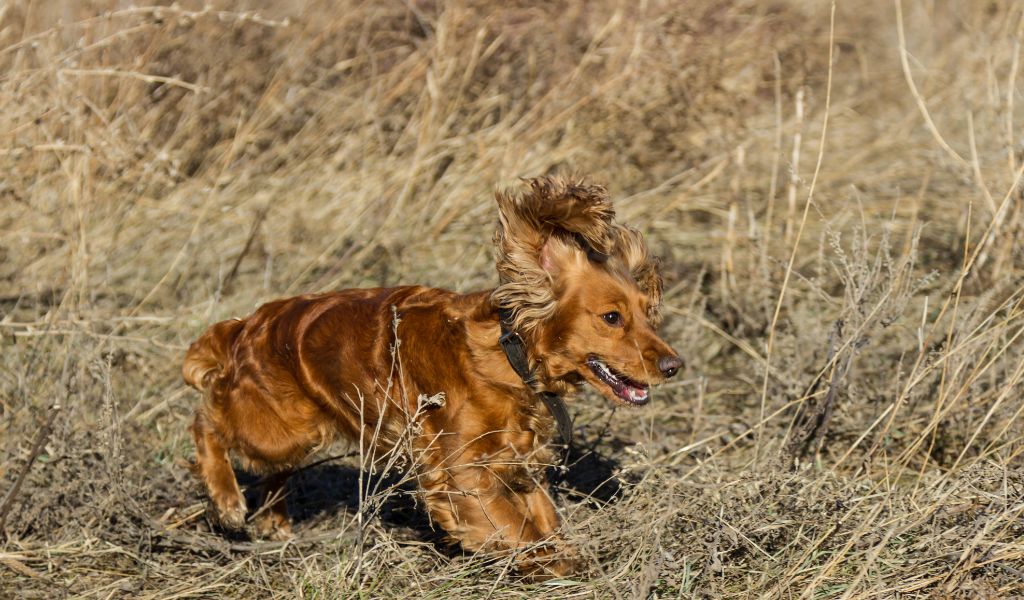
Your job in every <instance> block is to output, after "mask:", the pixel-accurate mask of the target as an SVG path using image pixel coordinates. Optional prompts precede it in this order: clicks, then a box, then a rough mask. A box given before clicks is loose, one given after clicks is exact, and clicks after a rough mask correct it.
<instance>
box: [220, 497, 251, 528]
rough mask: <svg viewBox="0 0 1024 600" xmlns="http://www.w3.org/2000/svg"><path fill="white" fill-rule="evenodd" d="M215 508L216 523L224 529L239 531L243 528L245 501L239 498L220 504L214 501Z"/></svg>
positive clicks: (226, 500)
mask: <svg viewBox="0 0 1024 600" xmlns="http://www.w3.org/2000/svg"><path fill="white" fill-rule="evenodd" d="M214 505H215V506H216V507H217V521H218V522H220V524H221V526H223V527H224V528H225V529H231V530H236V531H237V530H239V529H242V528H244V527H245V513H246V512H247V510H248V509H247V508H246V506H245V499H244V498H242V497H241V496H239V497H237V498H232V499H224V500H221V501H220V502H218V501H216V500H214Z"/></svg>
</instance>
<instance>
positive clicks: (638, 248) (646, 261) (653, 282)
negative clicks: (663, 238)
mask: <svg viewBox="0 0 1024 600" xmlns="http://www.w3.org/2000/svg"><path fill="white" fill-rule="evenodd" d="M614 237H615V249H614V251H613V255H614V256H616V257H618V258H619V259H620V260H622V262H623V264H624V266H625V268H626V270H628V271H629V274H630V276H631V277H632V278H633V281H636V285H637V287H639V288H640V290H641V291H642V292H643V293H645V294H647V297H648V298H649V299H650V305H649V308H648V310H647V319H648V320H649V321H651V323H653V324H654V325H657V324H658V323H660V322H661V310H660V309H661V295H662V286H663V284H662V280H661V265H660V261H659V260H658V258H657V257H656V256H652V255H651V253H650V250H649V249H648V248H647V242H646V241H645V240H644V236H643V234H642V233H640V232H639V231H637V230H636V229H633V228H632V227H628V226H626V225H615V226H614Z"/></svg>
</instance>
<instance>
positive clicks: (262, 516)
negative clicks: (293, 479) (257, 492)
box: [256, 471, 292, 541]
mask: <svg viewBox="0 0 1024 600" xmlns="http://www.w3.org/2000/svg"><path fill="white" fill-rule="evenodd" d="M291 474H292V473H291V471H282V472H280V473H275V474H273V475H270V476H269V477H268V478H267V481H266V483H264V484H263V506H262V507H260V512H259V514H258V515H257V517H256V531H257V532H258V533H259V535H260V536H261V537H264V538H268V539H272V540H279V541H283V540H287V539H289V538H291V537H292V524H291V520H290V519H289V518H288V505H287V502H285V492H286V489H287V484H288V477H290V476H291Z"/></svg>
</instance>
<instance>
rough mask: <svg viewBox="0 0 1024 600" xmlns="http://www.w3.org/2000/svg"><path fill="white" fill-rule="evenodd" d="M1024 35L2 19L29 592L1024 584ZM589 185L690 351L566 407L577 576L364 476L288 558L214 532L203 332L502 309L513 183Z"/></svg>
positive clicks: (598, 18)
mask: <svg viewBox="0 0 1024 600" xmlns="http://www.w3.org/2000/svg"><path fill="white" fill-rule="evenodd" d="M1022 18H1024V5H1022V4H1020V3H1018V2H1012V1H1005V2H1004V1H985V2H969V3H968V2H964V3H957V2H935V1H930V0H903V1H902V2H900V1H899V0H897V1H896V2H890V1H888V0H885V1H883V0H868V1H865V2H839V3H836V5H835V7H834V12H833V6H832V5H831V4H830V3H827V2H812V1H804V0H729V1H726V2H719V1H711V0H692V1H689V2H686V3H679V2H671V1H641V2H617V1H614V0H594V1H592V2H587V3H576V2H550V3H534V2H518V1H507V2H490V1H487V2H477V3H468V2H430V1H416V0H408V1H405V2H401V1H394V2H363V3H360V2H349V1H342V2H326V1H323V2H315V1H310V2H297V1H288V2H216V3H213V4H212V5H209V6H207V5H203V4H201V3H198V2H179V3H176V4H174V5H167V6H149V5H145V6H140V5H135V4H130V3H127V2H114V1H86V2H70V1H59V0H42V1H37V2H30V1H27V0H17V1H12V2H7V3H4V4H2V5H0V106H2V107H3V110H2V111H0V349H2V354H0V411H2V412H0V437H2V439H3V444H2V448H0V526H2V533H0V574H2V575H0V595H10V596H15V597H39V598H51V597H96V598H112V597H115V598H116V597H126V598H127V597H131V598H179V597H238V598H253V597H275V596H279V597H296V596H298V597H307V598H341V597H409V596H411V597H417V598H420V597H442V598H452V597H486V596H497V595H500V596H502V597H506V596H508V597H534V596H537V595H540V594H543V595H544V596H545V597H596V598H609V597H616V598H626V597H657V598H665V597H686V598H689V597H700V598H705V597H707V598H719V597H736V598H762V597H765V598H773V597H785V598H833V597H835V598H869V597H870V598H876V597H878V598H891V597H901V598H915V597H966V598H1004V597H1012V596H1013V595H1015V594H1016V595H1020V594H1024V542H1022V537H1024V472H1022V459H1021V453H1022V451H1024V426H1022V418H1021V412H1022V411H1024V403H1022V400H1021V377H1022V375H1024V352H1022V344H1021V342H1020V337H1021V334H1022V333H1024V328H1022V323H1021V317H1022V315H1024V307H1022V300H1024V277H1022V273H1024V269H1022V265H1021V259H1022V253H1024V251H1022V248H1024V244H1022V242H1024V240H1022V237H1024V214H1022V213H1024V203H1022V198H1021V191H1020V189H1019V185H1018V181H1019V178H1020V175H1021V170H1022V169H1024V155H1022V150H1024V143H1022V139H1024V138H1022V136H1021V129H1020V123H1021V121H1022V120H1024V119H1022V117H1021V116H1020V115H1021V113H1022V110H1021V107H1020V106H1019V105H1020V100H1021V99H1020V98H1019V93H1018V86H1019V83H1018V81H1017V79H1018V71H1019V67H1020V45H1021V39H1022V32H1021V27H1022V23H1024V21H1022ZM559 172H576V173H585V174H588V175H589V176H590V178H591V180H592V181H595V182H597V183H601V184H604V185H606V186H607V187H608V189H609V190H610V192H611V193H612V195H613V197H614V198H615V199H616V206H617V209H618V213H619V216H620V218H621V219H622V220H624V221H627V222H630V223H632V224H633V225H635V226H637V227H639V228H640V229H642V230H643V231H645V232H646V233H647V234H648V238H649V241H650V244H651V245H652V247H653V249H654V250H655V251H656V253H657V254H659V255H660V256H661V257H662V260H663V265H664V271H665V279H666V289H667V294H666V300H665V304H666V313H667V319H666V323H665V326H664V333H665V336H666V338H667V339H668V340H669V341H670V342H671V343H672V344H673V345H674V346H675V347H676V348H677V349H678V350H680V351H681V352H682V353H683V354H684V356H685V358H686V360H687V368H686V371H685V373H683V374H682V375H681V376H680V377H679V378H678V379H679V380H678V381H677V382H676V383H673V384H672V385H670V386H667V387H665V388H663V389H661V391H660V393H658V394H656V396H655V398H654V402H653V403H652V405H651V406H650V407H648V408H645V409H642V410H636V411H626V410H613V409H612V408H611V407H610V406H608V405H607V404H606V403H604V402H603V401H601V400H600V399H599V398H597V397H596V395H594V394H590V393H588V394H586V395H584V396H583V397H581V398H580V399H578V400H576V401H574V402H573V403H572V405H571V408H572V410H573V412H574V413H575V414H576V424H577V430H578V435H579V438H578V439H579V440H580V444H581V446H582V448H583V449H582V450H581V451H580V453H578V455H577V456H576V459H577V460H578V462H577V463H576V464H574V466H573V467H572V468H571V469H570V474H569V476H568V477H567V478H563V479H562V480H561V483H560V484H559V488H560V491H559V493H558V501H559V504H560V506H561V508H562V510H563V514H564V517H565V520H566V528H567V531H568V534H567V535H568V537H570V538H571V539H572V540H573V541H574V542H575V543H576V544H577V546H578V547H579V548H580V552H581V555H582V556H583V557H584V558H585V559H586V561H587V569H586V570H585V572H584V573H582V574H581V575H580V576H579V577H578V578H577V579H575V580H573V581H566V582H561V583H559V584H558V585H543V586H539V585H536V584H529V583H525V582H521V581H517V580H516V578H515V577H514V574H513V573H510V572H509V569H508V563H507V562H502V561H498V562H493V561H491V562H488V561H486V560H484V559H483V558H481V557H473V556H467V555H463V554H461V553H458V552H451V551H449V550H446V549H445V548H443V547H442V546H439V545H438V544H436V543H434V541H433V540H432V537H431V534H430V532H429V527H427V526H426V525H425V524H424V523H423V521H424V519H423V517H422V515H420V514H419V513H418V512H417V511H416V509H415V506H414V505H413V503H412V500H411V499H409V497H408V495H407V494H406V492H405V490H403V489H401V488H399V489H397V490H393V489H391V488H390V487H389V486H386V485H385V486H381V487H380V488H375V489H378V490H385V491H383V492H380V493H378V494H376V495H373V494H371V496H372V497H373V498H374V501H373V502H368V501H367V500H366V498H367V496H366V493H365V492H364V493H363V494H360V493H359V490H358V489H354V488H357V487H358V481H359V479H358V478H357V477H356V476H355V475H354V473H355V471H354V469H353V468H352V463H351V461H349V463H339V464H335V465H330V464H328V465H325V466H322V467H318V468H315V469H311V470H310V471H307V472H306V473H304V474H303V475H302V476H301V477H299V478H297V479H298V481H297V482H296V483H297V485H296V486H295V491H294V493H293V494H294V498H293V500H294V502H293V504H294V506H293V510H295V511H296V512H297V513H298V523H297V530H298V533H299V539H298V540H297V541H296V542H295V543H294V544H290V545H286V546H282V545H280V544H273V543H264V542H258V541H252V540H248V539H244V538H241V539H235V538H230V537H225V536H224V535H223V534H222V533H220V532H217V531H209V527H208V525H207V524H206V522H205V519H204V516H203V503H202V497H201V495H200V494H199V493H198V488H197V486H196V485H195V484H194V482H193V481H192V479H191V477H190V475H189V474H188V472H187V469H186V467H185V465H186V464H187V462H186V461H187V459H188V458H189V457H190V456H191V453H192V449H191V442H190V441H189V439H188V435H187V431H186V427H187V423H188V422H189V420H190V413H191V410H192V407H193V406H194V405H195V403H196V400H197V398H196V397H195V394H193V393H192V392H191V391H190V390H187V389H186V388H185V386H184V384H183V383H182V382H181V380H180V376H179V365H180V360H181V356H182V354H183V351H184V349H185V348H186V347H187V345H188V343H189V342H190V341H191V340H192V339H194V337H196V336H197V335H198V334H199V333H200V332H201V331H202V330H203V329H204V327H205V326H206V325H207V324H209V323H211V322H213V321H216V320H219V319H223V318H227V317H231V316H235V315H242V314H247V313H248V312H250V311H251V310H252V309H253V308H254V307H255V306H257V305H258V304H260V303H262V302H264V301H266V300H269V299H272V298H276V297H281V296H286V295H293V294H297V293H302V292H309V291H319V290H330V289H338V288H343V287H353V286H377V285H384V286H388V285H398V284H404V283H423V284H428V285H433V286H438V287H447V288H452V289H458V290H465V291H469V290H475V289H482V288H486V287H488V286H491V285H493V284H494V283H495V281H496V277H495V274H494V270H493V257H492V246H491V243H490V239H491V234H492V231H493V226H494V222H495V216H496V213H495V210H494V208H495V207H494V203H493V200H492V194H493V190H494V189H495V188H496V187H505V186H511V185H514V184H515V183H516V181H517V178H519V177H527V176H537V175H543V174H547V173H559ZM602 477H611V481H610V483H609V484H608V485H605V486H602V487H600V488H598V489H593V488H594V487H595V486H594V485H593V484H594V483H595V481H597V482H599V480H601V478H602ZM588 485H589V488H588ZM609 489H614V490H615V491H616V494H614V497H611V496H612V494H610V493H608V490H609ZM588 494H589V495H590V496H592V497H588ZM359 498H362V499H363V500H362V506H363V518H362V519H359V518H357V512H359V506H360V500H359ZM303 506H307V507H311V508H306V509H303V508H302V507H303ZM357 533H358V535H357ZM360 541H361V543H359V542H360Z"/></svg>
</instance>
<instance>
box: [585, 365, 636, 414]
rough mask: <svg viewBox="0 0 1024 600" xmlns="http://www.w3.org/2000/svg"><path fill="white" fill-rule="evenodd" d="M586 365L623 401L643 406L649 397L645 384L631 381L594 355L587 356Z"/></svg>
mask: <svg viewBox="0 0 1024 600" xmlns="http://www.w3.org/2000/svg"><path fill="white" fill-rule="evenodd" d="M587 366H588V367H590V370H591V371H593V372H594V375H597V378H598V379H600V380H601V381H603V382H605V383H606V384H608V387H610V388H611V389H612V392H613V393H614V394H615V395H616V396H617V397H618V398H619V399H620V400H622V401H623V402H626V403H628V404H633V405H635V406H643V405H644V404H647V402H648V401H649V400H650V399H651V397H650V394H649V393H648V392H649V388H648V386H647V385H646V384H643V383H639V382H636V381H633V380H632V379H630V378H629V377H626V376H625V375H623V374H622V373H619V372H618V371H615V370H614V369H612V368H611V367H609V366H608V365H607V364H605V363H604V362H603V361H602V360H601V359H599V358H597V357H596V356H590V357H589V358H587Z"/></svg>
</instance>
